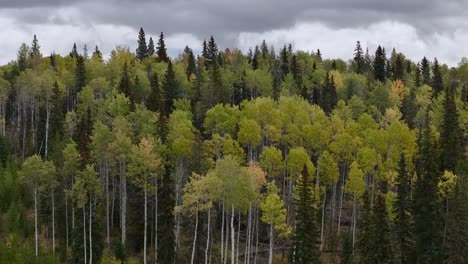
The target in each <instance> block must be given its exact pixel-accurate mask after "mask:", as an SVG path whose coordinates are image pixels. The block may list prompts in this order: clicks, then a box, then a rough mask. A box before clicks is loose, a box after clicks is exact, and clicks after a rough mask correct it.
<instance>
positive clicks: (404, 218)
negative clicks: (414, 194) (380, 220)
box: [393, 154, 414, 264]
mask: <svg viewBox="0 0 468 264" xmlns="http://www.w3.org/2000/svg"><path fill="white" fill-rule="evenodd" d="M398 165H399V169H398V175H397V177H396V179H395V181H396V183H395V185H396V199H395V201H394V202H393V208H394V209H393V213H394V215H395V225H394V227H395V230H394V234H395V238H396V246H397V250H396V253H397V254H396V255H397V258H398V259H399V263H408V264H410V263H414V259H413V256H414V240H413V234H412V226H413V223H412V215H411V208H412V204H411V177H410V174H409V173H408V171H407V166H406V159H405V156H404V155H403V154H401V157H400V161H399V163H398Z"/></svg>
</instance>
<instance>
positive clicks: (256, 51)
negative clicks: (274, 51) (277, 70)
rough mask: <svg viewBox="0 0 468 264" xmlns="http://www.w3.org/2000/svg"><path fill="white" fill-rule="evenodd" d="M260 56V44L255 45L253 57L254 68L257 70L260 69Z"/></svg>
mask: <svg viewBox="0 0 468 264" xmlns="http://www.w3.org/2000/svg"><path fill="white" fill-rule="evenodd" d="M258 56H260V50H259V49H258V46H255V50H254V54H253V58H252V69H254V70H256V69H258Z"/></svg>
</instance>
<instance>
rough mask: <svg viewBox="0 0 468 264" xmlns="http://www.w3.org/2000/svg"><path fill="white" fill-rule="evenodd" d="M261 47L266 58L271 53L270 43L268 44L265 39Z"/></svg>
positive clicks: (263, 56)
mask: <svg viewBox="0 0 468 264" xmlns="http://www.w3.org/2000/svg"><path fill="white" fill-rule="evenodd" d="M260 49H261V51H262V58H263V59H266V58H267V56H268V54H269V51H268V45H267V44H266V41H265V40H263V41H262V46H261V48H260Z"/></svg>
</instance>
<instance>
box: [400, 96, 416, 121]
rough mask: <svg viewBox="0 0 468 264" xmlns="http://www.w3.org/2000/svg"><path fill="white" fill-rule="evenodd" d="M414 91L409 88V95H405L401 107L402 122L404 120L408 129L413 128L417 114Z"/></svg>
mask: <svg viewBox="0 0 468 264" xmlns="http://www.w3.org/2000/svg"><path fill="white" fill-rule="evenodd" d="M415 89H416V88H412V87H410V88H409V90H410V92H409V94H405V96H404V97H403V101H402V105H401V113H402V115H403V120H405V122H406V124H407V125H408V127H409V128H414V122H415V118H416V113H417V107H416V91H415Z"/></svg>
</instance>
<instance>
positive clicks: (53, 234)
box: [52, 190, 55, 255]
mask: <svg viewBox="0 0 468 264" xmlns="http://www.w3.org/2000/svg"><path fill="white" fill-rule="evenodd" d="M52 252H53V253H54V255H55V195H54V190H52Z"/></svg>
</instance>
